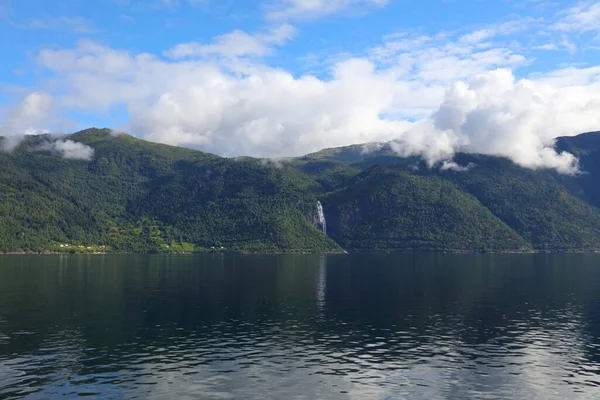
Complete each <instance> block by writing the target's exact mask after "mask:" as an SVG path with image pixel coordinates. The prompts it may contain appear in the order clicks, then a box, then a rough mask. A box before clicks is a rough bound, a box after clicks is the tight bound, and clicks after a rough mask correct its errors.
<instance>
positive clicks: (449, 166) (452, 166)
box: [440, 160, 475, 172]
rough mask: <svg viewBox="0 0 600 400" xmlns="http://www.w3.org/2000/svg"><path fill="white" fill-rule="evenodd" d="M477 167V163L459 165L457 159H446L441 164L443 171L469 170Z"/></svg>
mask: <svg viewBox="0 0 600 400" xmlns="http://www.w3.org/2000/svg"><path fill="white" fill-rule="evenodd" d="M473 168H475V164H473V163H468V164H467V165H459V164H458V163H456V162H455V161H449V160H445V161H443V162H442V165H441V166H440V170H442V171H455V172H467V171H470V170H472V169H473Z"/></svg>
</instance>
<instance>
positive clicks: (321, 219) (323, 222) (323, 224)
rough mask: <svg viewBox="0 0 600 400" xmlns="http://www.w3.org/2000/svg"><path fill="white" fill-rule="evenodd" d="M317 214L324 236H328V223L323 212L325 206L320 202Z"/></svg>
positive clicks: (318, 202)
mask: <svg viewBox="0 0 600 400" xmlns="http://www.w3.org/2000/svg"><path fill="white" fill-rule="evenodd" d="M317 213H318V214H319V224H320V225H321V229H322V230H323V233H324V234H327V221H326V220H325V213H324V212H323V205H322V204H321V202H320V201H317Z"/></svg>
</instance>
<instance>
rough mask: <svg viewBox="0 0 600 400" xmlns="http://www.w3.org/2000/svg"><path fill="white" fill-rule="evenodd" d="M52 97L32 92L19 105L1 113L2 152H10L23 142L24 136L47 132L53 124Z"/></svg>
mask: <svg viewBox="0 0 600 400" xmlns="http://www.w3.org/2000/svg"><path fill="white" fill-rule="evenodd" d="M52 108H53V103H52V96H50V95H49V94H47V93H42V92H33V93H31V94H29V95H27V96H26V97H25V98H24V99H23V100H22V101H21V102H20V103H19V104H17V105H15V106H13V107H10V108H8V109H6V110H3V112H2V114H3V115H2V116H3V119H2V122H1V123H0V136H2V137H4V140H3V141H2V150H3V151H12V150H13V149H14V148H15V147H17V146H18V145H19V144H20V143H21V141H22V140H23V136H24V135H35V134H42V133H47V132H48V129H47V128H48V127H49V125H50V124H52V122H53V118H52V116H51V111H52Z"/></svg>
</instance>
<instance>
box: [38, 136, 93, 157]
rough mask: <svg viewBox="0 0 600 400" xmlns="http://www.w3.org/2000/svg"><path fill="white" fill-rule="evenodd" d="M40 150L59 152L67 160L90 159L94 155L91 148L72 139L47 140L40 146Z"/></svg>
mask: <svg viewBox="0 0 600 400" xmlns="http://www.w3.org/2000/svg"><path fill="white" fill-rule="evenodd" d="M41 150H44V151H50V152H53V153H56V154H59V155H60V156H62V157H63V158H65V159H68V160H83V161H91V160H92V158H93V157H94V149H93V148H91V147H90V146H88V145H86V144H83V143H79V142H75V141H73V140H56V141H54V142H48V143H46V144H44V145H43V146H42V147H41Z"/></svg>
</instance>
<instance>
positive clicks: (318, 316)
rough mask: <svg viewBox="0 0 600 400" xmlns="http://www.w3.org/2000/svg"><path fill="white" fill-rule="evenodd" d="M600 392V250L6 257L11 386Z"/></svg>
mask: <svg viewBox="0 0 600 400" xmlns="http://www.w3.org/2000/svg"><path fill="white" fill-rule="evenodd" d="M85 395H87V396H91V397H92V398H117V399H119V398H122V399H133V398H139V399H146V398H151V399H166V398H176V399H186V398H187V399H196V398H197V399H233V398H235V399H390V400H391V399H427V400H429V399H471V398H477V399H508V398H514V399H600V255H558V256H551V255H495V256H481V255H478V256H474V255H422V256H411V255H403V256H398V255H346V256H343V255H340V256H198V257H196V256H194V257H192V256H181V257H163V256H20V257H19V256H15V257H12V256H4V257H1V258H0V398H2V399H12V398H23V397H25V398H30V399H47V398H56V397H66V398H75V397H78V396H85Z"/></svg>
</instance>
